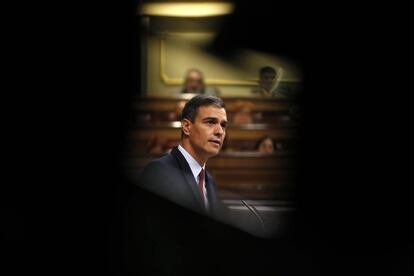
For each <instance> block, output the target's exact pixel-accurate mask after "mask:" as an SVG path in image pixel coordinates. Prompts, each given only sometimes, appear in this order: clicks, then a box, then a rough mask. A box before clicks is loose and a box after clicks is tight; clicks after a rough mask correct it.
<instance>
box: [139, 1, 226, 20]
mask: <svg viewBox="0 0 414 276" xmlns="http://www.w3.org/2000/svg"><path fill="white" fill-rule="evenodd" d="M233 10H234V5H233V4H231V3H208V2H207V3H146V4H143V5H142V6H141V7H140V9H139V14H140V15H156V16H176V17H207V16H219V15H226V14H230V13H232V12H233Z"/></svg>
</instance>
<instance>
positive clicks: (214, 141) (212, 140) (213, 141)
mask: <svg viewBox="0 0 414 276" xmlns="http://www.w3.org/2000/svg"><path fill="white" fill-rule="evenodd" d="M208 141H209V142H211V143H213V144H216V145H218V146H221V141H220V140H215V139H211V140H208Z"/></svg>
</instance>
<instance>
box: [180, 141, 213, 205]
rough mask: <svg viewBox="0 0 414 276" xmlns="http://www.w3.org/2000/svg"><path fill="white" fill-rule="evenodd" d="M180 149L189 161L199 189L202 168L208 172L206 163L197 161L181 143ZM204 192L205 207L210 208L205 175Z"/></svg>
mask: <svg viewBox="0 0 414 276" xmlns="http://www.w3.org/2000/svg"><path fill="white" fill-rule="evenodd" d="M178 150H179V151H180V152H181V154H182V155H183V156H184V158H185V160H186V161H187V163H188V165H189V166H190V169H191V172H192V173H193V176H194V179H195V181H196V183H197V189H199V185H198V184H199V182H200V179H199V174H200V172H201V169H204V173H206V169H205V167H206V164H203V166H200V164H199V163H198V162H197V160H195V159H194V157H192V156H191V154H189V153H188V152H187V151H186V150H185V149H184V148H183V147H182V146H181V145H178ZM203 194H204V202H205V207H206V208H208V200H207V190H206V178H205V177H204V185H203Z"/></svg>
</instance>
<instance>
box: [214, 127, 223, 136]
mask: <svg viewBox="0 0 414 276" xmlns="http://www.w3.org/2000/svg"><path fill="white" fill-rule="evenodd" d="M214 134H215V135H217V136H223V135H224V128H223V127H222V126H221V125H218V126H217V127H216V128H215V131H214Z"/></svg>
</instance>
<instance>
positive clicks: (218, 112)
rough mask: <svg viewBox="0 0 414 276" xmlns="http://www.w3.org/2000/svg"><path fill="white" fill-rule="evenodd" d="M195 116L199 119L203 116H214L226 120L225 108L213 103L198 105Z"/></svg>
mask: <svg viewBox="0 0 414 276" xmlns="http://www.w3.org/2000/svg"><path fill="white" fill-rule="evenodd" d="M197 117H199V118H201V119H203V118H205V117H215V118H219V119H224V120H227V116H226V110H225V109H224V108H223V107H219V106H215V105H208V106H200V108H199V109H198V112H197Z"/></svg>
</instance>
